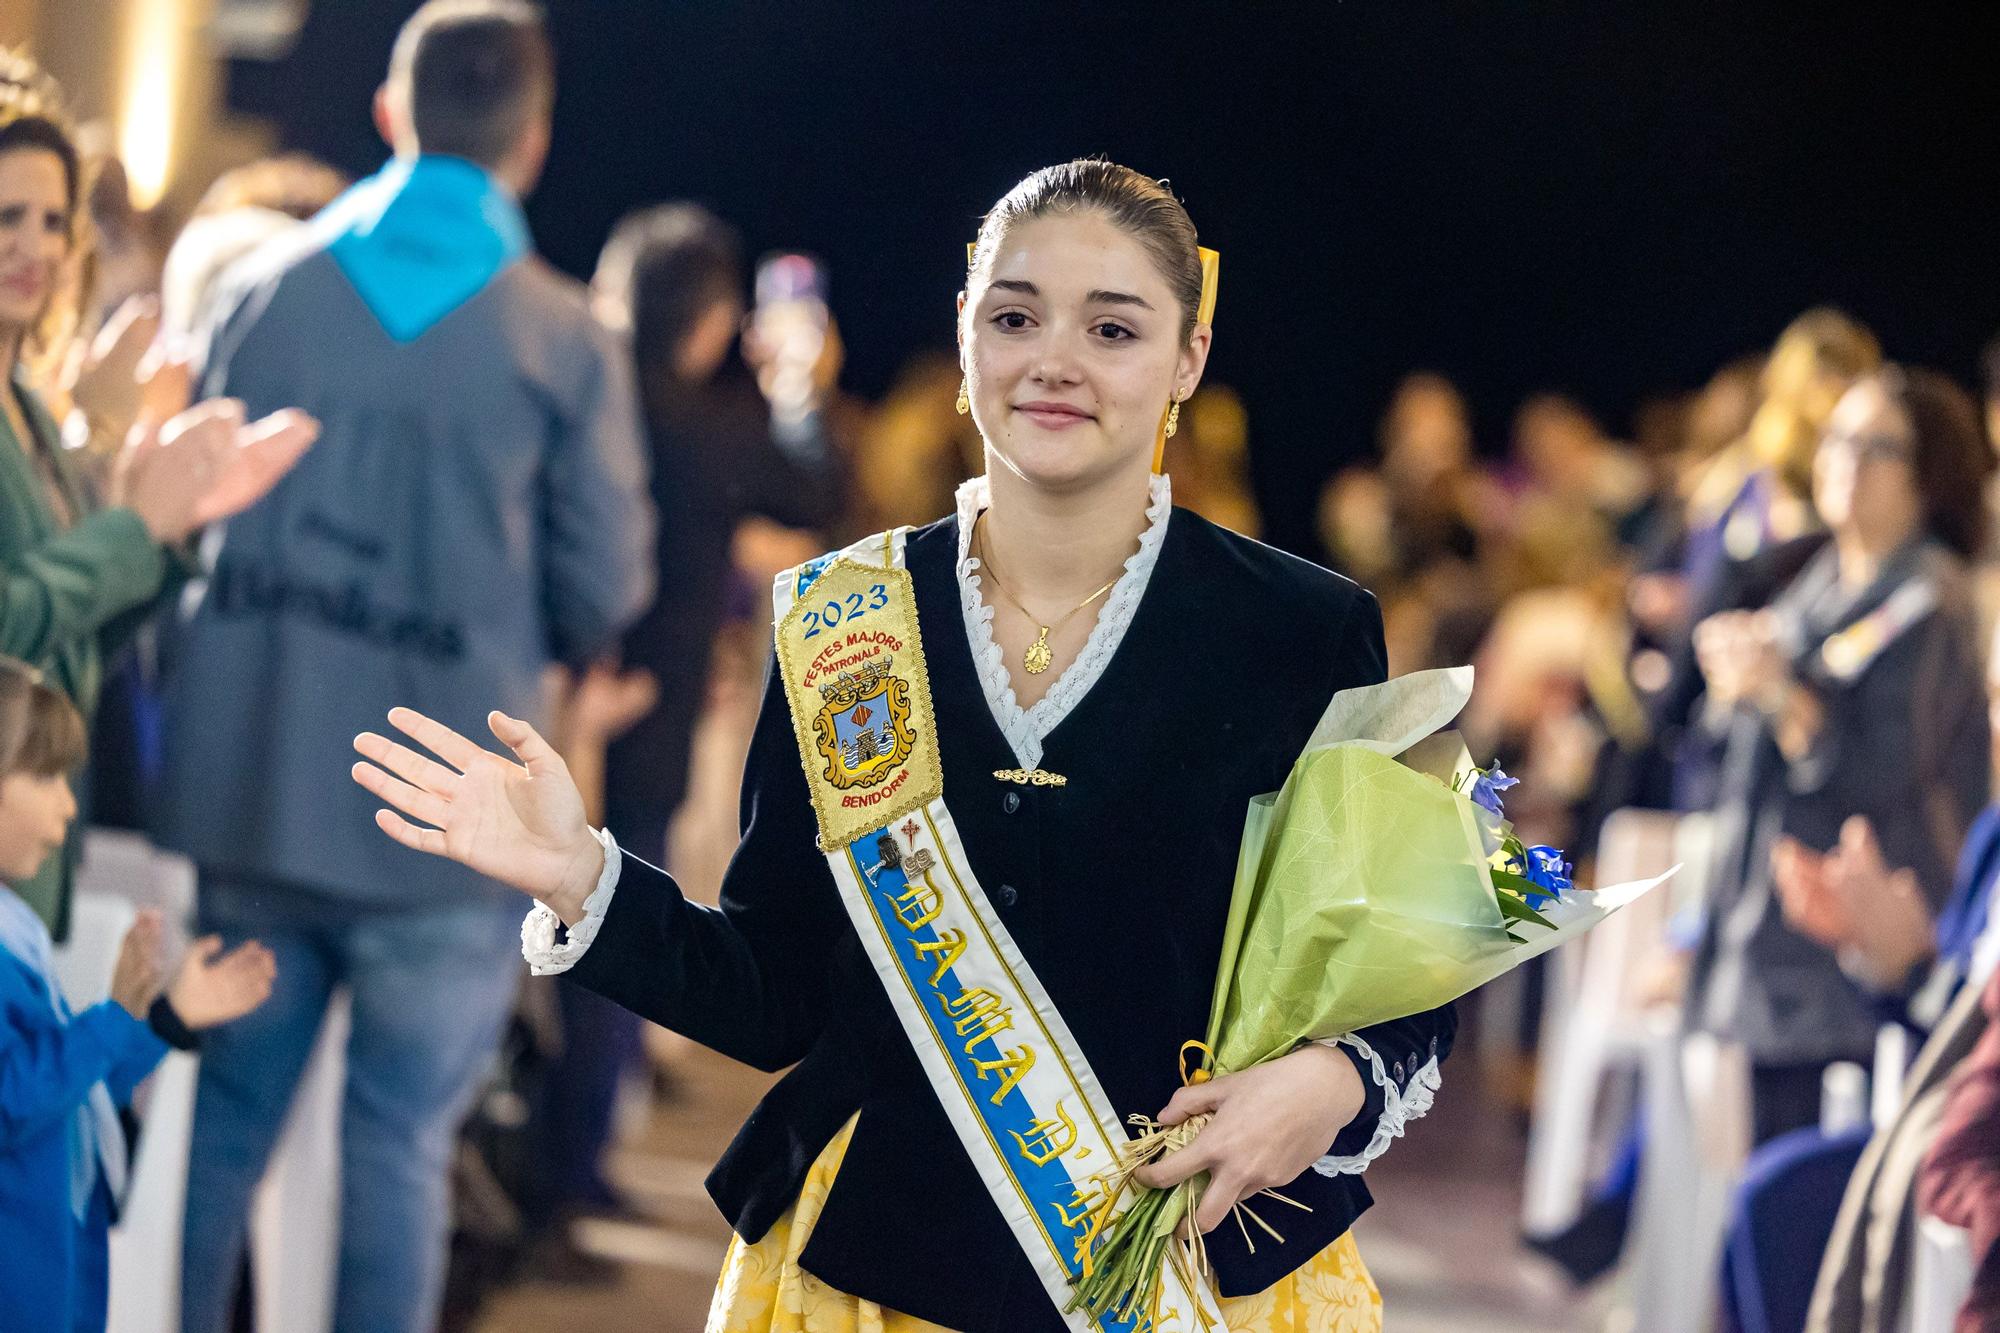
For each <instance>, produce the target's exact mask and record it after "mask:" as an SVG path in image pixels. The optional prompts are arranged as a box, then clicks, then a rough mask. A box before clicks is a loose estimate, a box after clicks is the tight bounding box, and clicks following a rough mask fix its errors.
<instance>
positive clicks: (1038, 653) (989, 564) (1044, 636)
mask: <svg viewBox="0 0 2000 1333" xmlns="http://www.w3.org/2000/svg"><path fill="white" fill-rule="evenodd" d="M979 546H980V551H981V555H980V563H981V564H982V565H984V566H985V567H986V572H987V573H988V574H991V575H992V576H993V586H994V587H996V588H998V589H999V590H1000V593H1001V595H1002V596H1003V597H1005V598H1006V599H1007V600H1008V601H1010V602H1012V603H1013V604H1014V607H1015V609H1016V610H1018V611H1019V612H1020V613H1021V614H1022V615H1024V616H1026V617H1027V618H1028V623H1029V624H1031V625H1033V626H1034V627H1035V628H1036V630H1038V631H1039V633H1038V634H1037V635H1036V636H1035V641H1034V642H1033V643H1031V644H1029V645H1028V647H1027V651H1025V652H1023V653H1022V654H1021V665H1022V666H1023V667H1024V668H1026V670H1027V672H1028V674H1029V675H1031V676H1039V675H1041V674H1042V673H1043V672H1044V671H1047V670H1048V669H1049V664H1050V663H1052V662H1054V661H1055V658H1056V655H1055V651H1054V650H1053V649H1052V648H1050V647H1049V634H1050V633H1051V632H1052V631H1055V630H1058V629H1061V628H1062V627H1063V626H1064V625H1066V624H1068V623H1069V620H1070V617H1071V616H1074V615H1075V614H1076V613H1077V612H1079V611H1081V610H1083V608H1084V607H1086V606H1089V605H1090V604H1091V603H1092V602H1094V601H1096V600H1097V599H1098V598H1100V597H1102V596H1104V594H1105V593H1107V592H1110V591H1111V590H1112V589H1113V588H1114V587H1116V586H1117V584H1118V580H1117V579H1116V578H1113V579H1112V580H1111V582H1109V583H1107V584H1105V585H1104V586H1103V587H1102V588H1099V589H1098V590H1097V591H1096V592H1094V593H1092V594H1090V596H1088V597H1086V598H1084V599H1083V600H1082V601H1080V602H1078V603H1077V604H1076V605H1075V606H1073V607H1071V608H1070V609H1069V610H1068V611H1066V612H1064V613H1063V614H1062V616H1061V617H1060V618H1058V619H1057V620H1056V621H1055V623H1054V624H1050V625H1044V624H1042V622H1041V619H1040V617H1038V616H1036V615H1035V613H1034V612H1032V611H1030V610H1029V609H1028V608H1027V607H1025V606H1023V605H1021V599H1020V598H1018V597H1016V596H1015V595H1014V594H1013V593H1011V592H1009V591H1007V585H1006V584H1004V583H1002V582H1001V581H1000V575H999V574H998V573H997V572H995V570H994V568H993V558H992V556H991V555H990V554H988V553H986V543H985V542H984V541H983V540H982V541H981V542H980V543H979Z"/></svg>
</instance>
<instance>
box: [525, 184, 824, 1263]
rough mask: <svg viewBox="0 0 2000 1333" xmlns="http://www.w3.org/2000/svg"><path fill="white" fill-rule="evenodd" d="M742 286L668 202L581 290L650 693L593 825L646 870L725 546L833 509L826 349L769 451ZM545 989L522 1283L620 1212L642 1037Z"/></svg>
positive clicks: (567, 1256)
mask: <svg viewBox="0 0 2000 1333" xmlns="http://www.w3.org/2000/svg"><path fill="white" fill-rule="evenodd" d="M744 285H745V274H744V271H743V258H742V243H741V240H740V239H739V237H738V236H737V234H736V232H735V229H734V228H732V227H730V226H729V225H728V224H727V223H725V222H723V221H722V220H721V219H720V218H717V217H716V216H714V215H713V214H711V213H709V212H708V211H707V210H706V209H703V208H700V207H698V206H696V205H693V204H685V203H681V204H663V205H659V206H657V207H653V208H648V209H644V210H641V211H640V212H637V213H633V214H631V215H629V216H628V217H626V218H624V219H623V220H622V221H620V222H619V224H618V225H617V226H616V227H615V228H614V229H613V230H612V234H611V238H610V240H609V241H607V242H606V244H605V247H604V253H603V255H602V256H601V257H600V259H599V261H598V269H597V274H596V276H595V278H594V279H593V281H592V293H593V298H592V299H593V306H594V308H595V309H596V310H597V312H598V314H599V316H600V317H601V318H603V319H604V320H605V322H606V323H608V324H610V325H611V326H612V327H614V328H617V329H620V330H623V331H625V332H626V333H627V334H628V335H629V339H630V346H631V353H632V358H633V364H634V369H635V371H636V375H637V379H638V383H639V389H640V398H641V402H642V404H643V408H644V414H645V428H646V438H647V443H648V447H649V449H650V452H651V459H652V493H653V500H654V503H655V505H656V506H657V507H658V510H659V514H660V522H659V526H658V529H657V531H656V537H655V544H654V551H653V562H654V568H655V573H656V578H657V587H658V590H659V591H658V593H657V595H656V598H655V601H654V604H653V606H652V608H651V609H650V610H649V611H647V612H646V613H645V614H644V615H643V616H641V617H640V619H639V620H638V622H637V623H636V624H634V625H633V626H632V628H631V629H630V630H629V631H627V633H626V635H625V639H624V643H623V645H622V649H621V660H622V665H623V666H624V668H625V669H626V671H627V672H628V673H629V674H630V675H631V676H634V677H641V678H649V679H650V681H651V682H652V686H653V688H652V689H651V690H650V691H649V700H650V702H649V706H648V707H645V708H642V709H638V710H637V711H636V712H635V714H634V716H633V717H631V718H629V719H625V724H624V725H622V726H620V727H618V728H617V729H616V730H615V731H614V730H610V729H608V728H600V729H599V734H600V735H601V737H602V739H603V740H604V741H606V742H608V747H607V749H606V750H605V752H604V754H603V757H602V762H603V771H604V807H605V812H606V813H605V816H604V819H605V822H606V824H607V826H608V827H609V829H610V830H611V833H612V835H613V836H614V837H616V838H617V839H618V841H619V844H620V845H621V846H624V847H627V848H630V849H631V850H632V851H633V852H634V853H635V854H636V855H639V856H643V857H645V858H646V859H648V860H653V861H660V862H663V863H664V862H665V861H666V859H667V858H666V851H667V827H668V822H669V821H670V820H671V819H672V817H673V814H674V812H675V810H676V809H678V808H679V806H680V804H681V801H682V799H683V797H684V796H685V794H686V791H687V782H688V771H689V755H690V751H691V748H692V745H693V738H694V732H695V727H696V724H697V722H698V720H699V718H700V716H701V713H702V710H703V707H704V704H705V703H706V701H707V699H708V683H709V676H710V672H711V670H712V667H713V663H714V649H715V642H716V632H717V630H718V628H719V627H720V626H721V624H722V623H723V620H724V613H725V611H726V609H727V607H728V605H729V603H730V600H731V598H730V596H729V592H728V587H727V584H728V580H729V575H730V569H731V564H730V543H731V537H732V535H733V534H734V532H735V531H736V529H737V527H738V526H739V525H740V524H741V523H742V522H743V521H744V520H745V519H746V518H749V517H750V516H752V515H762V516H764V517H768V518H772V519H775V520H777V521H779V522H782V523H786V524H789V525H793V526H798V527H821V528H825V527H830V526H831V525H832V523H833V522H834V520H835V519H836V518H837V516H838V514H839V512H840V501H841V498H842V496H841V484H840V479H839V477H838V476H837V475H835V473H834V469H833V465H832V459H833V457H834V451H833V449H832V447H831V444H830V442H829V441H828V440H827V438H826V418H825V414H824V413H823V411H822V410H821V409H822V407H823V391H824V390H825V389H826V388H830V387H831V385H832V382H833V380H834V378H835V376H836V374H837V369H838V358H839V343H838V339H837V336H833V337H829V338H828V339H827V340H826V341H825V343H824V344H823V345H822V346H821V348H820V351H819V355H820V356H821V357H822V358H824V359H825V361H826V364H824V365H822V366H817V367H814V366H805V367H801V369H802V370H803V371H804V372H805V373H806V379H805V382H804V383H802V384H800V385H799V386H798V389H799V390H801V391H803V393H804V394H805V395H806V400H805V401H803V402H800V403H797V404H794V407H795V409H797V410H796V413H795V417H794V419H793V420H792V421H791V423H790V424H791V429H790V430H789V431H788V432H786V438H785V439H784V440H783V441H782V442H781V441H780V439H779V438H778V433H777V431H776V430H775V429H774V423H773V413H772V408H771V405H770V403H769V401H767V396H768V395H770V394H772V393H774V392H776V391H777V389H778V388H779V386H780V377H779V376H778V375H776V374H764V375H753V374H751V373H747V372H748V371H751V370H756V369H761V368H763V367H765V366H769V365H770V364H771V359H772V358H773V357H774V356H775V355H776V354H777V352H778V349H777V348H776V347H774V346H772V345H770V343H771V342H772V341H775V337H774V338H773V339H771V340H760V339H756V338H751V339H749V340H747V343H746V347H745V351H746V353H748V354H749V355H750V356H751V357H752V358H753V360H754V361H755V365H750V366H746V364H745V363H744V362H743V361H741V360H738V359H737V358H736V357H735V355H734V353H735V351H736V347H737V342H738V336H739V330H741V329H743V328H744V327H745V324H746V315H745V309H744V303H743V289H744ZM829 332H831V330H829ZM556 989H557V997H558V1006H559V1010H560V1016H561V1025H562V1057H561V1060H560V1062H559V1064H558V1065H557V1067H556V1069H555V1071H554V1072H553V1073H552V1075H551V1077H550V1079H549V1081H548V1087H547V1095H546V1097H545V1099H544V1101H543V1104H542V1105H541V1106H540V1107H539V1108H538V1114H539V1118H540V1120H541V1129H540V1133H539V1134H538V1140H539V1142H540V1143H541V1144H542V1145H543V1147H542V1149H541V1150H540V1152H539V1153H538V1156H537V1170H536V1173H535V1174H536V1177H537V1179H536V1181H535V1184H534V1189H533V1197H532V1198H531V1199H530V1201H529V1210H528V1212H529V1222H530V1224H531V1226H532V1227H534V1228H535V1229H536V1231H537V1232H538V1236H537V1240H536V1243H535V1252H534V1256H533V1271H536V1272H540V1273H543V1274H547V1275H555V1276H564V1277H579V1276H594V1275H595V1273H594V1266H593V1265H592V1264H591V1262H590V1260H589V1258H588V1257H587V1256H585V1255H583V1254H581V1253H579V1252H578V1251H577V1250H576V1249H575V1247H574V1245H573V1244H572V1243H571V1241H570V1236H569V1226H568V1223H569V1221H570V1219H571V1218H572V1217H573V1216H575V1215H578V1214H583V1213H591V1212H597V1213H605V1212H617V1211H618V1210H619V1209H620V1208H621V1207H622V1201H621V1200H620V1199H619V1198H618V1196H617V1195H616V1194H615V1193H614V1191H613V1190H612V1189H611V1187H610V1185H609V1184H607V1183H606V1182H605V1180H604V1177H603V1174H602V1171H601V1163H602V1158H603V1154H604V1150H605V1148H606V1147H607V1146H608V1144H609V1141H610V1137H611V1122H612V1111H613V1109H614V1106H615V1103H616V1099H617V1092H618V1086H619V1082H620V1079H621V1076H622V1075H623V1074H624V1072H625V1070H626V1069H627V1068H628V1067H630V1066H631V1064H632V1063H633V1062H634V1061H635V1060H636V1059H637V1058H638V1056H639V1055H640V1053H641V1050H642V1039H641V1030H642V1028H643V1023H642V1021H641V1020H640V1019H639V1018H638V1017H637V1016H636V1015H634V1014H632V1013H631V1012H630V1011H628V1010H626V1009H624V1008H622V1007H621V1006H619V1005H616V1004H614V1003H612V1002H611V1001H609V1000H605V999H603V998H601V997H599V996H596V995H593V994H591V993H590V992H588V991H586V990H584V989H583V988H582V987H580V986H576V985H574V984H572V983H570V982H569V981H568V980H567V979H564V980H562V981H560V982H559V983H558V985H557V988H556Z"/></svg>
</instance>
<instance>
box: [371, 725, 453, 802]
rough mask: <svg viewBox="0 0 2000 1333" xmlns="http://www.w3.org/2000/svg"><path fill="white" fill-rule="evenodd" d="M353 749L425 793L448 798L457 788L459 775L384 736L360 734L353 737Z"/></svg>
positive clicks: (372, 733)
mask: <svg viewBox="0 0 2000 1333" xmlns="http://www.w3.org/2000/svg"><path fill="white" fill-rule="evenodd" d="M354 748H355V749H356V750H359V751H360V752H361V753H362V754H364V755H366V756H367V757H368V758H370V759H372V760H374V761H375V762H376V763H378V764H380V765H381V766H382V767H384V768H386V769H388V770H389V771H390V772H391V773H394V774H395V775H396V776H397V777H399V778H401V779H403V780H404V781H405V782H408V783H411V784H413V785H415V786H418V787H422V788H423V789H424V790H425V791H428V792H435V793H437V794H438V795H439V796H445V797H449V796H450V795H451V794H452V793H453V792H454V791H456V790H457V789H458V783H459V778H460V776H461V775H460V774H459V773H458V771H457V770H456V769H450V768H446V767H445V766H444V765H443V764H440V763H438V762H437V761H436V760H433V759H426V758H425V757H424V756H422V755H420V754H418V753H417V752H416V751H415V750H412V749H411V748H410V747H409V746H407V745H398V744H397V743H396V742H395V741H392V740H390V739H389V738H388V737H386V736H377V735H376V734H375V733H374V732H372V731H364V732H362V733H361V734H360V735H359V736H356V737H355V738H354Z"/></svg>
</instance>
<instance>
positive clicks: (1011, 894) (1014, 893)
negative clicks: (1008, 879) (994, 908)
mask: <svg viewBox="0 0 2000 1333" xmlns="http://www.w3.org/2000/svg"><path fill="white" fill-rule="evenodd" d="M993 898H994V901H996V902H998V903H999V904H1000V905H1001V906H1002V907H1012V906H1013V905H1014V904H1015V903H1018V902H1020V901H1021V895H1020V892H1019V891H1018V890H1016V889H1015V888H1014V886H1013V885H1012V884H1002V885H1001V886H1000V892H998V893H996V894H994V895H993Z"/></svg>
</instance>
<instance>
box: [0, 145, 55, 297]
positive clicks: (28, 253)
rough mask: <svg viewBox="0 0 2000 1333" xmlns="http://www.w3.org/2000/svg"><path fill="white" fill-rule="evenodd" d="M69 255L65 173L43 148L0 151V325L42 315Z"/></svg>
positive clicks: (53, 155) (51, 154)
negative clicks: (64, 261)
mask: <svg viewBox="0 0 2000 1333" xmlns="http://www.w3.org/2000/svg"><path fill="white" fill-rule="evenodd" d="M68 255H69V174H68V173H67V172H66V171H65V170H64V169H63V161H62V159H61V158H60V157H57V156H56V155H55V154H54V153H52V152H50V151H49V150H48V149H46V148H15V149H11V150H9V151H8V152H5V153H0V329H10V330H17V331H18V330H23V329H26V328H28V327H29V326H31V325H32V324H33V323H34V322H35V321H36V320H38V319H40V318H41V317H42V311H43V310H45V309H46V308H47V307H48V303H49V298H50V297H51V296H52V295H53V294H54V293H55V289H56V282H57V280H58V278H59V276H60V274H61V271H62V265H63V260H64V259H66V258H67V257H68Z"/></svg>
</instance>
